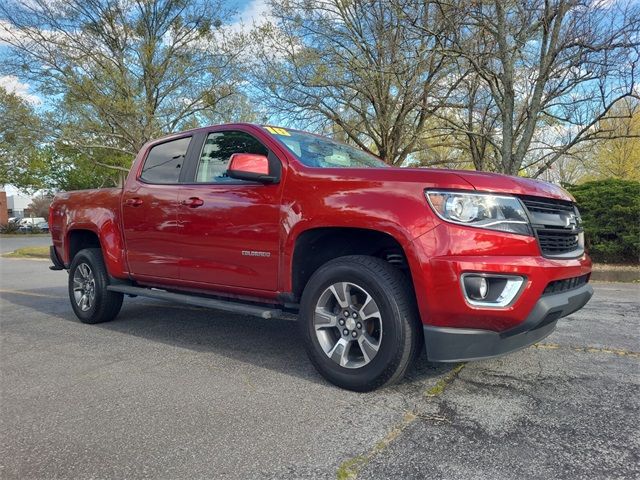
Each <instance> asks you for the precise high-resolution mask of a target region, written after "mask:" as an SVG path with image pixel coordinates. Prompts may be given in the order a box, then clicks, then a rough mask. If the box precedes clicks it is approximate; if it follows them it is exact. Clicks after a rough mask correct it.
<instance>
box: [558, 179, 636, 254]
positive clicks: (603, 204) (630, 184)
mask: <svg viewBox="0 0 640 480" xmlns="http://www.w3.org/2000/svg"><path fill="white" fill-rule="evenodd" d="M568 190H569V191H570V192H571V193H572V194H573V196H574V197H576V201H577V202H578V208H579V209H580V214H581V216H582V220H583V222H584V229H585V236H586V242H587V248H588V251H589V254H590V255H591V257H592V258H593V259H594V261H597V262H605V263H638V260H639V257H640V182H635V181H631V180H617V179H608V180H597V181H593V182H587V183H584V184H582V185H576V186H573V187H569V188H568Z"/></svg>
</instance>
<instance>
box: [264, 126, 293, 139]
mask: <svg viewBox="0 0 640 480" xmlns="http://www.w3.org/2000/svg"><path fill="white" fill-rule="evenodd" d="M264 128H265V129H266V130H267V132H269V133H271V134H273V135H282V136H285V137H290V136H291V134H290V133H289V132H287V131H286V130H285V129H284V128H280V127H264Z"/></svg>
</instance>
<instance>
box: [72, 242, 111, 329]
mask: <svg viewBox="0 0 640 480" xmlns="http://www.w3.org/2000/svg"><path fill="white" fill-rule="evenodd" d="M108 285H109V276H108V274H107V269H106V267H105V265H104V260H103V259H102V251H101V250H100V249H99V248H86V249H84V250H80V251H79V252H78V253H77V254H76V256H75V257H73V261H72V262H71V267H70V268H69V299H70V300H71V307H72V308H73V311H74V312H75V314H76V316H77V317H78V318H79V319H80V321H81V322H83V323H101V322H108V321H109V320H113V319H114V318H115V317H116V315H118V313H119V312H120V308H121V307H122V299H123V297H124V296H123V294H122V293H118V292H111V291H109V290H107V286H108Z"/></svg>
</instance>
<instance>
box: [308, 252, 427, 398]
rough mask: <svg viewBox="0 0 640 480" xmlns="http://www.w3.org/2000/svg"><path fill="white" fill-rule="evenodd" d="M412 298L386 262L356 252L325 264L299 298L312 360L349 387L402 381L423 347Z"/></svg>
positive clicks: (326, 374)
mask: <svg viewBox="0 0 640 480" xmlns="http://www.w3.org/2000/svg"><path fill="white" fill-rule="evenodd" d="M369 298H371V300H372V301H371V300H369ZM414 299H415V297H414V295H413V290H412V286H411V283H410V282H409V281H408V279H407V278H406V276H405V275H404V274H403V273H402V272H401V271H400V270H398V269H397V268H396V267H393V266H392V265H390V264H389V263H387V262H386V261H384V260H381V259H379V258H375V257H368V256H361V255H353V256H346V257H340V258H336V259H334V260H331V261H330V262H327V263H326V264H324V265H323V266H322V267H320V268H319V269H318V270H317V271H316V272H315V273H314V274H313V275H312V276H311V278H310V279H309V282H308V283H307V285H306V287H305V289H304V292H303V294H302V299H301V302H300V315H299V320H298V323H299V327H300V330H301V333H302V338H303V339H304V344H305V348H306V350H307V354H308V355H309V358H310V360H311V362H312V363H313V365H314V366H315V367H316V369H317V370H318V372H319V373H320V374H321V375H322V376H323V377H324V378H326V379H327V380H328V381H330V382H331V383H333V384H334V385H337V386H339V387H342V388H346V389H348V390H354V391H358V392H366V391H371V390H374V389H376V388H379V387H382V386H384V385H389V384H392V383H394V382H396V381H398V380H399V379H401V378H402V377H404V374H405V372H406V370H407V368H408V367H409V365H410V364H411V362H412V361H413V360H414V359H415V358H417V356H418V354H419V352H420V349H421V347H422V329H421V328H420V322H419V321H418V315H417V309H416V307H415V300H414ZM376 312H377V313H376ZM354 314H355V315H354ZM367 317H369V318H367ZM351 319H353V321H352V320H351ZM358 320H360V321H358ZM354 322H355V323H354ZM354 332H355V333H354ZM347 344H350V346H349V347H347ZM339 345H342V346H339ZM356 345H357V346H356ZM345 351H346V353H345Z"/></svg>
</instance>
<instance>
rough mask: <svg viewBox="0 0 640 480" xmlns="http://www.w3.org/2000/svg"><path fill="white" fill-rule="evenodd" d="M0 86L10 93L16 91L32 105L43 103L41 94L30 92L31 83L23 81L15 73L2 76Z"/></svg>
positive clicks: (15, 92)
mask: <svg viewBox="0 0 640 480" xmlns="http://www.w3.org/2000/svg"><path fill="white" fill-rule="evenodd" d="M0 87H4V89H5V90H6V91H7V92H9V93H14V94H16V95H17V96H19V97H22V98H24V99H25V100H26V101H27V102H29V103H30V104H32V105H39V104H41V103H42V99H41V98H40V97H39V96H37V95H33V94H31V93H29V84H28V83H23V82H21V81H20V80H19V79H18V77H16V76H15V75H4V76H2V77H0Z"/></svg>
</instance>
